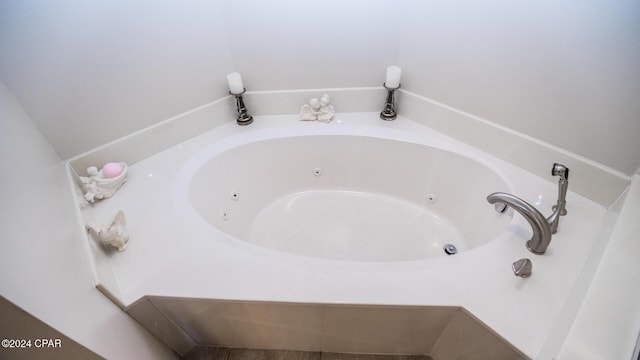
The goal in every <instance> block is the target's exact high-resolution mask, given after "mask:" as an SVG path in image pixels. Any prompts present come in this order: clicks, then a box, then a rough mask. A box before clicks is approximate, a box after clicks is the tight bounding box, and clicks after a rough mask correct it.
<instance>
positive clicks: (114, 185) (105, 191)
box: [80, 162, 127, 203]
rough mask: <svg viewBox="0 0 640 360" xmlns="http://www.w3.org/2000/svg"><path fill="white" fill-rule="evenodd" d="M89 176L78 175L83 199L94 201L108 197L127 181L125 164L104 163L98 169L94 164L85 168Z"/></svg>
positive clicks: (89, 201)
mask: <svg viewBox="0 0 640 360" xmlns="http://www.w3.org/2000/svg"><path fill="white" fill-rule="evenodd" d="M87 174H88V175H89V176H80V182H81V183H82V191H83V192H84V200H85V201H87V202H88V203H94V202H95V201H96V200H102V199H108V198H110V197H112V196H113V194H114V193H115V192H116V190H118V189H119V188H120V186H122V184H124V183H125V182H126V181H127V164H125V163H123V162H120V163H112V162H111V163H106V164H105V165H104V166H103V167H102V169H101V170H100V171H98V168H97V167H95V166H90V167H88V168H87Z"/></svg>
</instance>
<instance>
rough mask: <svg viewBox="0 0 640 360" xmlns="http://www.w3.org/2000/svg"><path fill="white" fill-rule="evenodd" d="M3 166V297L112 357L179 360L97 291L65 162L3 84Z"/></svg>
mask: <svg viewBox="0 0 640 360" xmlns="http://www.w3.org/2000/svg"><path fill="white" fill-rule="evenodd" d="M0 169H2V170H1V173H0V174H1V177H0V179H1V181H2V183H1V184H2V186H0V214H2V216H0V247H1V248H2V250H1V251H0V295H2V296H4V297H5V298H6V299H8V300H9V301H11V302H13V303H14V304H16V305H18V306H19V307H21V308H23V309H24V310H25V311H27V312H29V313H31V314H32V315H34V316H36V317H38V318H39V319H40V320H42V321H44V322H45V323H47V324H49V325H51V326H52V327H54V328H56V329H57V330H59V331H60V332H62V333H63V334H65V335H67V336H69V337H70V338H72V339H74V340H76V341H78V342H79V343H81V344H82V345H84V346H86V347H88V348H89V349H91V350H93V351H94V352H96V353H98V354H100V355H101V356H104V357H106V358H109V359H172V358H173V356H172V354H171V353H170V352H169V351H168V350H167V349H166V348H165V347H164V346H163V345H161V344H160V343H159V342H158V341H157V340H156V339H155V338H153V337H152V336H151V335H150V334H149V333H147V332H146V330H144V329H143V328H142V327H140V326H139V325H138V324H137V323H136V322H135V321H133V320H132V319H131V318H129V317H128V316H127V315H126V314H125V313H124V312H122V311H121V310H120V309H119V308H118V307H116V306H115V305H114V304H113V303H111V302H110V301H109V300H108V299H107V298H106V297H105V296H104V295H102V294H101V293H100V292H99V291H98V290H97V289H96V288H95V287H94V284H93V279H92V277H91V270H90V268H89V264H88V259H87V254H86V251H85V248H84V244H83V241H86V240H85V238H84V236H83V234H82V233H81V230H80V229H79V228H78V225H77V223H76V221H75V217H74V216H75V215H74V214H75V210H74V206H73V203H72V201H70V199H71V196H72V194H71V191H70V189H69V185H68V181H67V178H66V173H65V167H64V164H63V163H62V160H61V159H60V158H59V157H58V155H57V154H56V153H55V151H54V150H53V148H52V147H51V145H50V144H49V143H48V142H47V141H46V139H45V138H44V137H43V136H42V134H41V133H40V132H39V131H38V129H37V128H36V126H35V124H34V123H33V121H31V119H29V117H28V115H27V114H26V113H25V112H24V110H23V109H22V107H21V106H20V104H19V103H18V102H17V101H16V100H15V98H14V97H13V96H12V95H11V93H9V91H8V90H7V88H6V87H5V85H4V84H3V83H2V82H1V81H0ZM63 346H64V344H63Z"/></svg>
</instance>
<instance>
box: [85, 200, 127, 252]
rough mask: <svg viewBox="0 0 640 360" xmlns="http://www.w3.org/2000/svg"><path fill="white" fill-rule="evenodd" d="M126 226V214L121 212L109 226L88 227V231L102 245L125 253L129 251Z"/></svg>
mask: <svg viewBox="0 0 640 360" xmlns="http://www.w3.org/2000/svg"><path fill="white" fill-rule="evenodd" d="M126 226H127V219H126V218H125V216H124V212H123V211H122V210H120V211H118V213H117V214H116V216H114V217H113V220H111V223H109V224H108V225H87V231H89V233H90V234H93V236H95V237H96V238H97V239H98V241H100V242H101V243H103V244H106V245H111V246H113V247H115V248H116V249H118V251H119V252H123V251H125V250H127V242H129V233H128V232H127V228H126Z"/></svg>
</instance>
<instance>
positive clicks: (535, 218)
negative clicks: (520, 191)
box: [487, 192, 551, 255]
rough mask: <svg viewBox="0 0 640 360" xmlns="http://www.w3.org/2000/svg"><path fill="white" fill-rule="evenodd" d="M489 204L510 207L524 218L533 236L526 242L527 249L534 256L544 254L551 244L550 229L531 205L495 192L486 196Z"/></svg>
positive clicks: (509, 195)
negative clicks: (500, 204)
mask: <svg viewBox="0 0 640 360" xmlns="http://www.w3.org/2000/svg"><path fill="white" fill-rule="evenodd" d="M487 201H488V202H489V203H490V204H495V203H497V202H499V203H503V204H505V205H507V206H510V207H512V208H513V209H514V210H516V211H517V212H519V213H520V215H522V216H524V218H525V220H527V222H528V223H529V225H531V228H532V229H533V236H532V237H531V239H529V240H528V241H527V244H526V245H527V249H529V251H531V252H532V253H534V254H538V255H540V254H544V252H545V251H546V250H547V247H548V246H549V243H550V242H551V227H550V225H549V223H548V222H547V219H546V218H545V217H544V215H542V214H541V213H540V211H538V209H536V208H535V207H534V206H533V205H531V204H529V203H528V202H526V201H524V200H522V199H520V198H519V197H517V196H515V195H511V194H507V193H503V192H496V193H493V194H489V196H487Z"/></svg>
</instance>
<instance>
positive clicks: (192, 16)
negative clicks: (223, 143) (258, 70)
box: [0, 0, 232, 159]
mask: <svg viewBox="0 0 640 360" xmlns="http://www.w3.org/2000/svg"><path fill="white" fill-rule="evenodd" d="M231 69H232V68H231V60H230V56H229V50H228V47H227V42H226V38H225V35H224V28H223V21H222V19H221V16H220V12H219V11H218V5H217V3H216V1H172V0H159V1H157V0H155V1H152V0H148V1H144V0H143V1H127V0H113V1H103V0H88V1H73V0H6V1H3V3H2V4H0V77H1V78H2V79H3V80H4V81H5V83H6V85H7V87H8V88H9V89H10V90H11V91H12V92H13V93H14V95H15V96H16V97H17V98H18V100H19V101H20V102H21V103H22V104H23V106H24V107H25V109H26V110H27V112H28V113H29V115H30V116H31V118H32V119H33V120H34V121H35V122H36V124H37V125H38V127H39V128H40V129H41V131H42V132H43V133H44V135H45V136H46V137H47V139H48V140H49V141H50V142H51V143H52V145H53V146H54V148H55V149H56V151H57V152H58V153H59V154H60V156H61V157H62V158H63V159H66V158H69V157H71V156H73V155H77V154H79V153H82V152H84V151H87V150H90V149H92V148H94V147H96V146H98V145H100V144H103V143H105V142H108V141H110V140H113V139H116V138H118V137H121V136H124V135H126V134H129V133H131V132H133V131H135V130H138V129H141V128H144V127H146V126H149V125H151V124H153V123H155V122H158V121H161V120H164V119H166V118H169V117H172V116H174V115H177V114H179V113H181V112H184V111H187V110H190V109H192V108H194V107H197V106H200V105H202V104H205V103H208V102H210V101H213V100H215V99H218V98H220V97H222V96H224V95H226V78H225V75H226V74H227V73H228V72H230V71H231Z"/></svg>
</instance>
